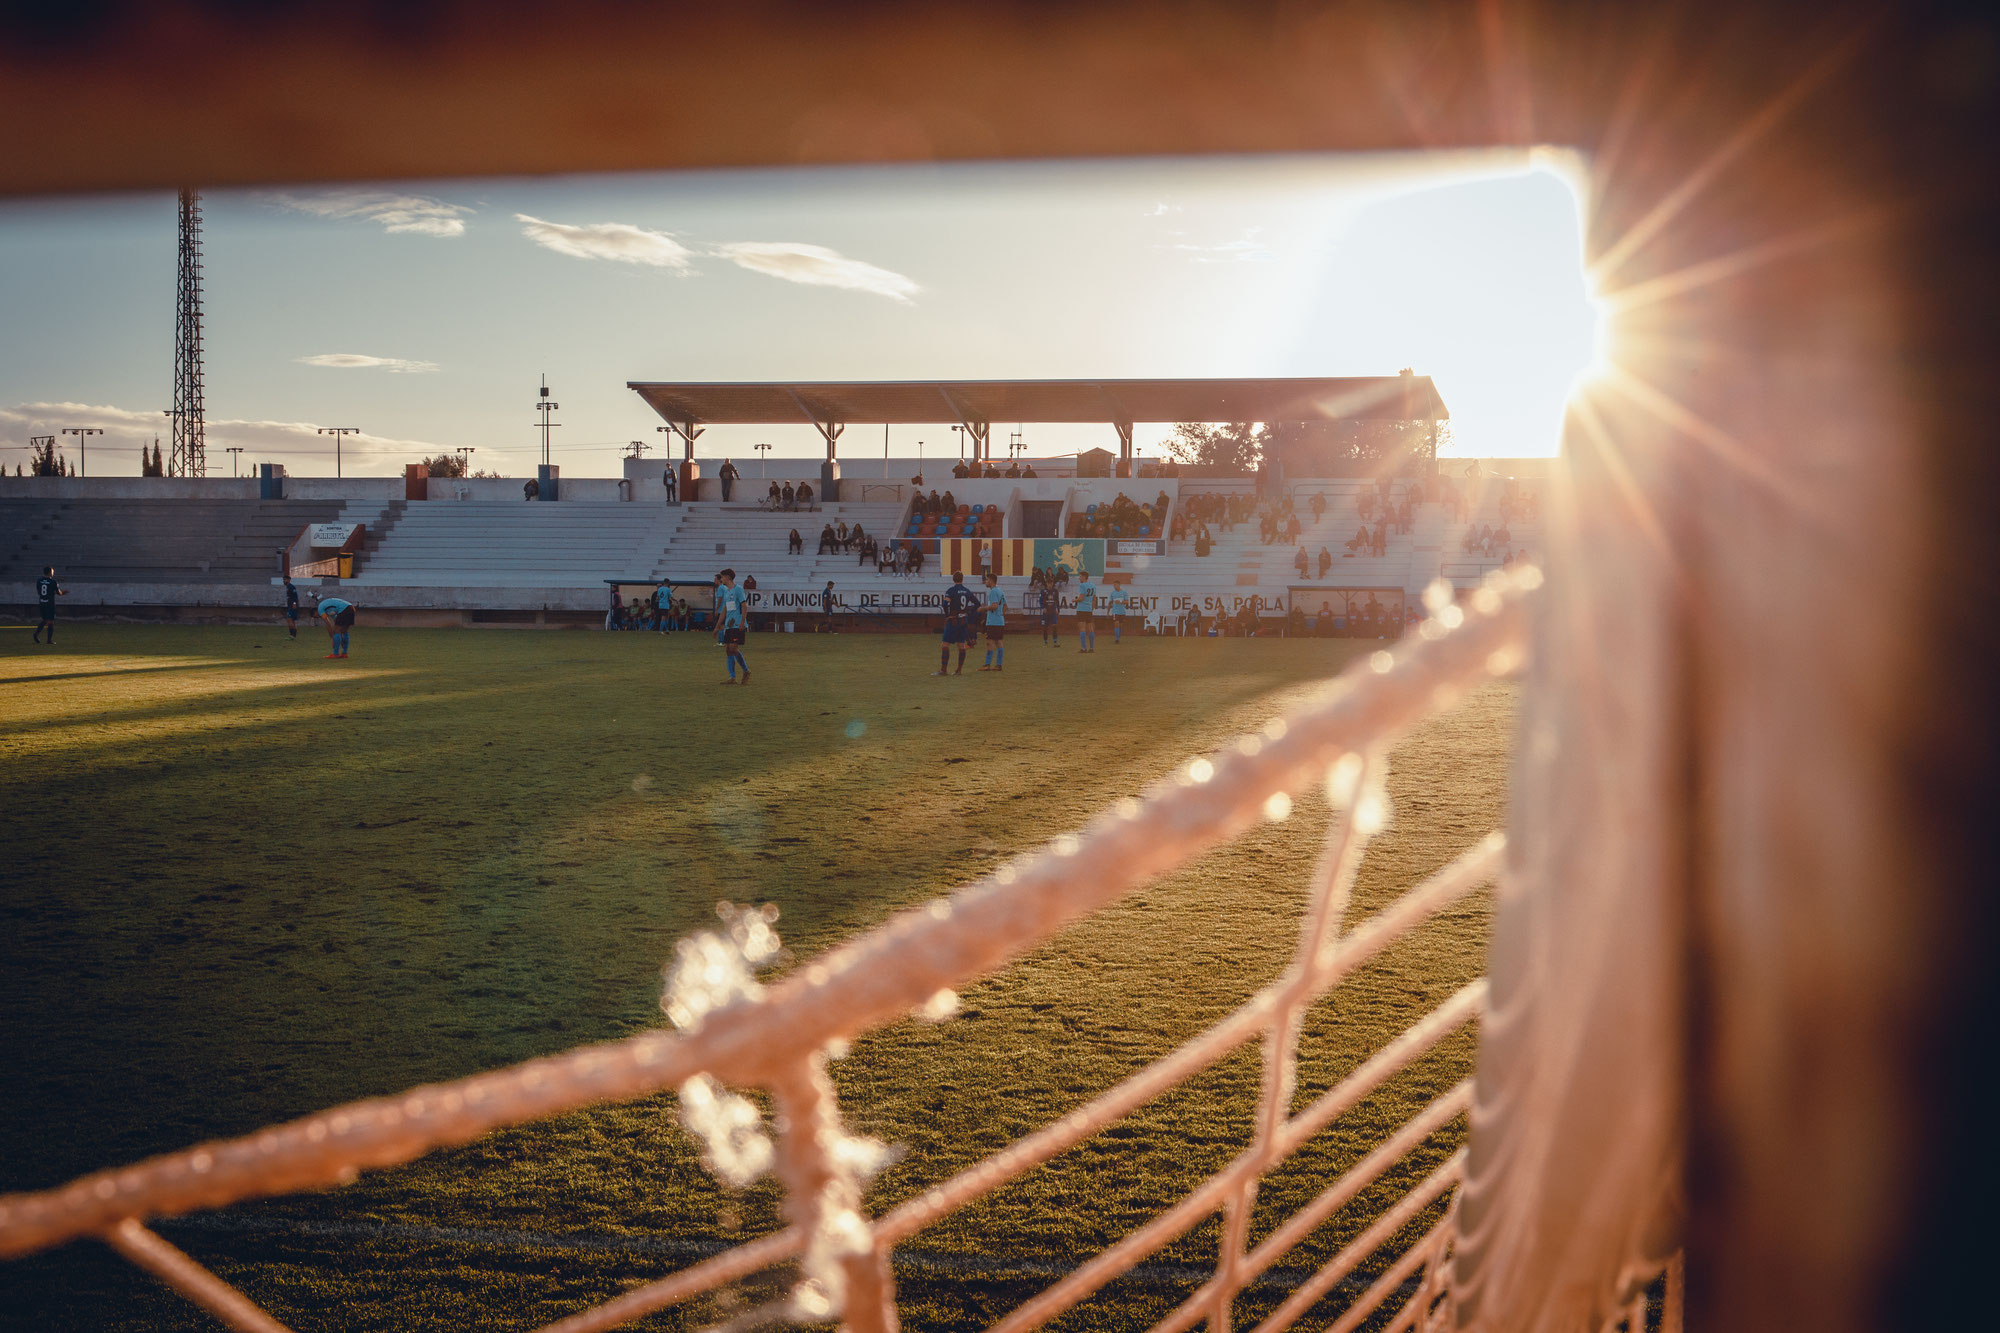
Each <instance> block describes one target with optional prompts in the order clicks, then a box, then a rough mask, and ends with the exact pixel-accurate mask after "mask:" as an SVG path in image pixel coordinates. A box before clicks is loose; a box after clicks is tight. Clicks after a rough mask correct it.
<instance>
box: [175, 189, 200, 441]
mask: <svg viewBox="0 0 2000 1333" xmlns="http://www.w3.org/2000/svg"><path fill="white" fill-rule="evenodd" d="M180 204H181V240H180V272H179V282H178V287H179V291H178V294H177V296H176V299H175V307H174V405H173V408H172V410H171V412H170V413H169V415H170V416H171V417H172V419H173V439H174V447H173V453H172V455H171V456H170V457H169V458H168V460H167V475H168V476H170V477H205V476H207V475H208V452H207V446H206V444H205V442H204V433H203V411H204V408H203V403H202V368H201V196H200V195H199V194H197V193H196V192H195V191H193V190H190V189H182V191H181V198H180Z"/></svg>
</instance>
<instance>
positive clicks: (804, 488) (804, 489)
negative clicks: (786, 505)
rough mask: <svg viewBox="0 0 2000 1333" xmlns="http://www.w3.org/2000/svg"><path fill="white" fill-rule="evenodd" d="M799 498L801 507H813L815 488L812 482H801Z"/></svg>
mask: <svg viewBox="0 0 2000 1333" xmlns="http://www.w3.org/2000/svg"><path fill="white" fill-rule="evenodd" d="M798 500H799V508H801V509H811V508H812V507H813V488H812V483H811V482H809V481H802V482H800V483H799V495H798Z"/></svg>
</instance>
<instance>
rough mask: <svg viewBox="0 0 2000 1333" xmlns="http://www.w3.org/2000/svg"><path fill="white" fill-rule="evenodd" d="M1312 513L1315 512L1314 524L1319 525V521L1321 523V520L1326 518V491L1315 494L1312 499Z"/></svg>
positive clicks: (1315, 492)
mask: <svg viewBox="0 0 2000 1333" xmlns="http://www.w3.org/2000/svg"><path fill="white" fill-rule="evenodd" d="M1312 511H1313V522H1314V523H1318V522H1319V521H1320V520H1321V519H1322V518H1324V517H1326V492H1325V491H1314V492H1313V498H1312Z"/></svg>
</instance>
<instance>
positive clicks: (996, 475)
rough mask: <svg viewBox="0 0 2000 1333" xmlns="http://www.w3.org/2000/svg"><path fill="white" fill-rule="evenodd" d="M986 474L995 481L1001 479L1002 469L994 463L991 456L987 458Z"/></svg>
mask: <svg viewBox="0 0 2000 1333" xmlns="http://www.w3.org/2000/svg"><path fill="white" fill-rule="evenodd" d="M986 475H987V476H988V477H990V478H992V479H993V480H995V481H998V480H999V479H1000V469H999V468H998V467H997V466H996V465H995V464H994V462H993V460H992V459H990V458H989V459H987V460H986Z"/></svg>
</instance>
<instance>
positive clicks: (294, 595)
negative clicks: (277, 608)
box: [285, 574, 299, 639]
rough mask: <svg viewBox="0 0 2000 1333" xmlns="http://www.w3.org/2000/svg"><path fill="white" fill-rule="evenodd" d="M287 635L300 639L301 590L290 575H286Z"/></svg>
mask: <svg viewBox="0 0 2000 1333" xmlns="http://www.w3.org/2000/svg"><path fill="white" fill-rule="evenodd" d="M285 633H287V634H289V635H290V636H291V637H293V638H294V639H296V638H298V637H299V590H298V588H297V587H296V586H294V585H293V583H292V576H291V575H290V574H287V575H285Z"/></svg>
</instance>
